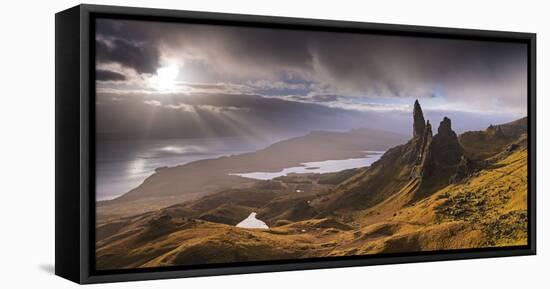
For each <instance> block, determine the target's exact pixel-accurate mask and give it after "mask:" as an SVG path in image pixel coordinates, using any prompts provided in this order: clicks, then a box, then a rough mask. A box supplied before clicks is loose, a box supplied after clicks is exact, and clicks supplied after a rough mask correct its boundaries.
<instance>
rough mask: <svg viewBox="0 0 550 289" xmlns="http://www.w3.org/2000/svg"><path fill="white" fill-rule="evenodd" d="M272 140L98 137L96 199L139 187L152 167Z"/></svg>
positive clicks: (214, 155) (226, 153) (256, 147)
mask: <svg viewBox="0 0 550 289" xmlns="http://www.w3.org/2000/svg"><path fill="white" fill-rule="evenodd" d="M270 143H272V141H269V142H268V141H259V140H250V139H249V138H245V137H224V138H200V139H189V138H186V139H157V140H140V141H135V140H133V141H129V140H101V141H98V142H97V144H96V200H98V201H101V200H110V199H113V198H116V197H118V196H120V195H122V194H125V193H126V192H128V191H130V190H132V189H133V188H136V187H137V186H139V185H140V184H141V183H142V182H143V181H144V180H145V179H146V178H147V177H149V176H150V175H152V174H153V173H154V172H155V169H156V168H160V167H173V166H177V165H184V164H187V163H190V162H193V161H197V160H201V159H211V158H217V157H221V156H230V155H236V154H241V153H245V152H252V151H256V150H259V149H262V148H264V147H266V146H267V145H269V144H270Z"/></svg>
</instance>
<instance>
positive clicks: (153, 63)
mask: <svg viewBox="0 0 550 289" xmlns="http://www.w3.org/2000/svg"><path fill="white" fill-rule="evenodd" d="M96 58H97V60H98V61H99V62H104V63H111V62H115V63H119V64H121V65H123V66H126V67H128V68H133V69H134V70H135V71H136V72H138V73H150V74H153V73H155V72H156V70H157V68H158V65H159V58H160V52H159V50H158V48H157V47H156V46H155V45H153V44H151V43H136V42H132V41H129V40H126V39H120V38H115V39H110V40H103V39H98V40H96Z"/></svg>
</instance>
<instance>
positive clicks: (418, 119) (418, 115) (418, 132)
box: [413, 100, 426, 138]
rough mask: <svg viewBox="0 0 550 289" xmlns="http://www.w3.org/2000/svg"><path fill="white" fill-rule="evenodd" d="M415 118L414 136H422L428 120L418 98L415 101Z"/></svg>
mask: <svg viewBox="0 0 550 289" xmlns="http://www.w3.org/2000/svg"><path fill="white" fill-rule="evenodd" d="M413 120H414V122H413V138H417V137H422V136H423V135H424V129H425V128H426V121H425V120H424V114H423V113H422V108H421V107H420V103H418V100H416V101H415V102H414V109H413Z"/></svg>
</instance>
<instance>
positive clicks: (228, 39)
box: [97, 20, 527, 115]
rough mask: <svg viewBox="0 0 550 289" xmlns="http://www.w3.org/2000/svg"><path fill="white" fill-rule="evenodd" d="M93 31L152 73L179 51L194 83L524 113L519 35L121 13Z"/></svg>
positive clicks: (125, 59) (111, 53) (106, 47)
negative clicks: (295, 26)
mask: <svg viewBox="0 0 550 289" xmlns="http://www.w3.org/2000/svg"><path fill="white" fill-rule="evenodd" d="M97 35H98V36H97V43H98V46H99V47H100V49H98V62H100V63H106V62H116V63H119V64H121V65H123V66H126V67H131V68H134V69H135V70H136V71H137V72H139V73H154V72H155V71H156V69H157V68H158V67H159V66H161V65H162V62H163V59H168V60H170V61H176V62H177V61H179V62H178V63H181V65H182V73H181V75H182V81H186V82H194V83H189V84H188V86H189V87H193V86H195V88H197V89H199V88H200V89H204V90H206V89H214V88H216V87H221V85H220V83H223V84H225V85H226V86H227V85H233V88H234V91H235V92H238V90H239V89H241V88H242V89H243V90H242V91H241V92H242V93H258V94H261V95H264V96H270V97H275V96H281V97H285V99H287V100H296V101H300V102H311V103H318V104H323V105H330V106H338V102H343V101H345V102H346V103H345V104H346V105H347V106H346V107H350V108H353V107H355V103H354V102H357V101H359V100H360V99H361V98H362V97H368V98H371V99H372V98H375V97H376V98H379V99H381V101H380V102H381V103H379V104H376V103H370V104H369V103H366V104H364V105H362V106H361V105H357V106H356V107H363V108H369V107H372V108H379V107H380V106H383V107H384V108H386V107H389V108H391V105H392V103H394V104H395V103H396V102H399V101H400V100H401V99H405V100H408V99H411V98H412V99H414V98H420V99H421V102H422V99H425V100H426V102H425V108H426V109H430V108H433V109H436V108H437V109H440V110H462V111H468V112H474V111H477V112H479V111H493V112H494V111H497V112H498V111H513V112H514V113H515V114H516V115H520V114H525V113H526V97H527V95H526V93H527V49H526V46H525V45H523V44H515V43H504V42H490V41H470V40H452V39H436V38H421V37H399V36H384V35H367V34H352V33H330V32H318V31H296V30H283V29H264V28H250V27H228V26H208V25H190V24H178V23H158V22H140V21H118V20H117V21H113V20H98V23H97ZM99 50H101V53H99ZM201 86H202V87H201ZM245 90H246V91H245ZM350 97H357V101H353V100H351V99H350ZM262 103H263V104H266V103H264V102H262ZM270 104H271V103H270ZM350 104H353V105H350ZM436 106H437V107H436ZM340 107H344V106H343V105H342V106H340Z"/></svg>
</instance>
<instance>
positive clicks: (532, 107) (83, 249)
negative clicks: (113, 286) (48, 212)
mask: <svg viewBox="0 0 550 289" xmlns="http://www.w3.org/2000/svg"><path fill="white" fill-rule="evenodd" d="M97 17H109V18H116V19H139V20H155V21H170V22H182V23H204V24H215V25H237V26H253V27H271V28H287V29H301V30H317V31H334V32H354V33H369V34H384V35H406V36H421V37H435V38H452V39H478V40H488V41H505V42H519V43H525V44H527V45H528V131H529V135H528V148H529V154H528V178H529V181H528V245H527V246H518V247H502V248H480V249H467V250H449V251H433V252H415V253H399V254H380V255H368V256H350V257H330V258H318V259H299V260H291V261H265V262H250V263H231V264H216V265H195V266H176V267H162V268H151V269H121V270H111V271H96V270H95V266H94V260H95V258H94V257H95V250H94V249H95V247H94V245H95V242H94V241H93V240H95V235H94V234H95V226H94V224H95V194H94V192H95V189H94V181H93V180H94V179H95V176H94V174H95V168H94V166H95V162H94V160H95V150H94V148H95V112H94V109H95V100H94V96H95V91H94V90H95V85H94V83H95V72H94V71H95V51H94V41H95V39H94V37H95V35H94V31H95V30H94V28H95V27H94V19H95V18H97ZM55 35H56V36H55V59H56V60H55V61H56V62H55V94H56V98H55V103H56V105H55V109H56V113H55V127H56V138H55V139H56V145H55V149H56V151H55V159H56V168H55V170H56V172H55V175H56V179H55V183H56V193H55V206H56V207H55V238H56V240H55V251H56V252H55V261H56V264H55V273H56V275H59V276H61V277H63V278H66V279H69V280H72V281H74V282H77V283H81V284H83V283H101V282H115V281H133V280H145V279H163V278H179V277H192V276H209V275H224V274H242V273H254V272H274V271H287V270H306V269H318V268H335V267H348V266H366V265H383V264H397V263H412V262H428V261H443V260H457V259H473V258H489V257H505V256H520V255H534V254H536V34H534V33H518V32H502V31H486V30H471V29H455V28H439V27H425V26H410V25H393V24H375V23H360V22H349V21H332V20H331V21H329V20H317V19H299V18H286V17H270V16H269V17H268V16H252V15H236V14H223V13H206V12H191V11H177V10H165V9H146V8H129V7H115V6H99V5H85V4H83V5H79V6H76V7H73V8H70V9H67V10H64V11H62V12H59V13H57V14H56V17H55Z"/></svg>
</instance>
